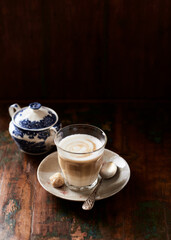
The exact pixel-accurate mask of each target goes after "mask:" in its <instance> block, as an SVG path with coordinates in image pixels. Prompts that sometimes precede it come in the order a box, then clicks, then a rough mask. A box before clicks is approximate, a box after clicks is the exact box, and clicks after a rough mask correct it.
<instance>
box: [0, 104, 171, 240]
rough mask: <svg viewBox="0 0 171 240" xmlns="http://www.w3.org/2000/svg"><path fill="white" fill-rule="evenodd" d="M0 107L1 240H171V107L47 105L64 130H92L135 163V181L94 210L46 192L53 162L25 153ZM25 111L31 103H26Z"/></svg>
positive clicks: (3, 109)
mask: <svg viewBox="0 0 171 240" xmlns="http://www.w3.org/2000/svg"><path fill="white" fill-rule="evenodd" d="M10 104H12V103H8V102H6V103H1V104H0V240H11V239H12V240H27V239H33V240H44V239H48V240H58V239H62V240H64V239H74V240H75V239H79V240H84V239H100V240H102V239H105V240H112V239H113V240H123V239H124V240H165V239H166V240H169V239H170V237H171V194H170V193H171V125H170V123H171V119H170V116H169V112H170V110H171V104H170V103H169V102H158V103H157V102H131V101H128V102H127V101H123V102H117V101H114V102H98V101H97V102H96V101H94V102H80V103H77V102H70V103H68V102H56V103H53V102H49V103H46V102H43V104H44V105H46V106H48V107H51V108H53V109H54V110H55V111H56V112H57V113H58V114H59V116H60V119H61V121H62V123H63V126H65V125H68V124H71V123H90V124H93V125H96V126H99V127H101V128H102V129H103V130H104V131H105V132H106V134H107V136H108V143H107V146H106V148H108V149H110V150H112V151H115V152H117V153H118V154H120V155H121V156H122V157H123V158H124V159H125V160H126V161H127V162H128V164H129V166H130V169H131V178H130V181H129V182H128V184H127V185H126V187H125V188H124V189H123V190H122V191H120V192H119V193H117V194H116V195H114V196H112V197H109V198H107V199H104V200H100V201H97V202H96V203H95V206H94V208H93V209H92V210H91V211H84V210H82V209H81V205H82V204H81V202H72V201H68V200H62V199H60V198H57V197H55V196H53V195H51V194H50V193H48V192H46V191H45V190H44V189H43V188H42V187H41V186H40V184H39V182H38V180H37V176H36V173H37V167H38V166H39V164H40V162H41V161H42V160H43V159H44V157H45V156H46V155H43V156H31V155H27V154H24V153H22V152H20V151H19V150H18V148H17V146H16V144H15V143H14V142H13V140H12V139H11V137H10V135H9V133H8V124H9V122H10V117H9V115H8V106H9V105H10ZM19 104H20V105H21V106H22V107H23V106H26V105H27V104H28V103H19Z"/></svg>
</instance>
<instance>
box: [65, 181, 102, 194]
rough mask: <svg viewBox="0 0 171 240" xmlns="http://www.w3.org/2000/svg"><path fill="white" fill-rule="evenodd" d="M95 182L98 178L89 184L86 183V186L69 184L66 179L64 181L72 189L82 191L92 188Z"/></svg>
mask: <svg viewBox="0 0 171 240" xmlns="http://www.w3.org/2000/svg"><path fill="white" fill-rule="evenodd" d="M97 182H98V178H97V179H96V180H95V181H94V182H93V183H92V184H91V185H88V186H81V187H78V186H73V185H70V184H69V183H68V182H66V181H65V184H66V186H67V187H68V188H69V189H71V190H72V191H76V192H83V191H88V190H91V189H92V188H94V187H95V186H96V184H97Z"/></svg>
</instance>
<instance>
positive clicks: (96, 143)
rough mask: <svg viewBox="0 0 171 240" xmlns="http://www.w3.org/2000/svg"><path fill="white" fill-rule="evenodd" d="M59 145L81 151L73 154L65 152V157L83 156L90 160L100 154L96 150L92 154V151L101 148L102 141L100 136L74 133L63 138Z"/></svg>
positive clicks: (69, 149)
mask: <svg viewBox="0 0 171 240" xmlns="http://www.w3.org/2000/svg"><path fill="white" fill-rule="evenodd" d="M59 147H61V148H62V149H64V150H66V151H68V152H72V153H79V154H71V153H67V152H65V153H64V152H63V153H62V155H63V157H66V158H69V159H75V158H81V159H84V160H89V159H92V158H94V157H97V156H98V155H99V153H96V152H95V153H93V154H91V152H93V151H95V150H97V149H99V148H101V147H102V142H101V141H100V140H99V139H98V138H96V137H94V136H91V135H88V134H73V135H70V136H68V137H65V138H64V139H62V140H61V142H60V143H59ZM86 153H87V154H86Z"/></svg>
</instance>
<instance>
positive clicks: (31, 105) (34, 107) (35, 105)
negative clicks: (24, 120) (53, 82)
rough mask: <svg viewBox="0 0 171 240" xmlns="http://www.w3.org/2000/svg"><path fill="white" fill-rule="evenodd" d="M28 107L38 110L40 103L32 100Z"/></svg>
mask: <svg viewBox="0 0 171 240" xmlns="http://www.w3.org/2000/svg"><path fill="white" fill-rule="evenodd" d="M29 107H30V108H31V109H33V110H38V109H39V108H41V104H40V103H38V102H33V103H30V104H29Z"/></svg>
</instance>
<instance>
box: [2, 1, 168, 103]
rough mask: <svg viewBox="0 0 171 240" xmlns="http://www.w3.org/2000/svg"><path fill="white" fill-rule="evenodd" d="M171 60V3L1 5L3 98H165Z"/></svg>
mask: <svg viewBox="0 0 171 240" xmlns="http://www.w3.org/2000/svg"><path fill="white" fill-rule="evenodd" d="M170 60H171V1H170V0H139V1H137V0H46V1H45V0H25V1H23V0H15V1H12V0H1V1H0V81H1V82H0V83H1V87H0V100H10V101H11V102H12V101H13V100H16V99H17V100H18V101H19V100H26V99H27V100H33V99H34V100H37V99H42V100H43V99H45V100H59V99H60V100H61V99H63V100H81V99H85V100H87V99H98V100H104V99H105V100H111V99H136V100H138V99H154V100H156V99H160V100H166V99H169V98H170V76H171V74H170V73H171V71H170Z"/></svg>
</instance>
